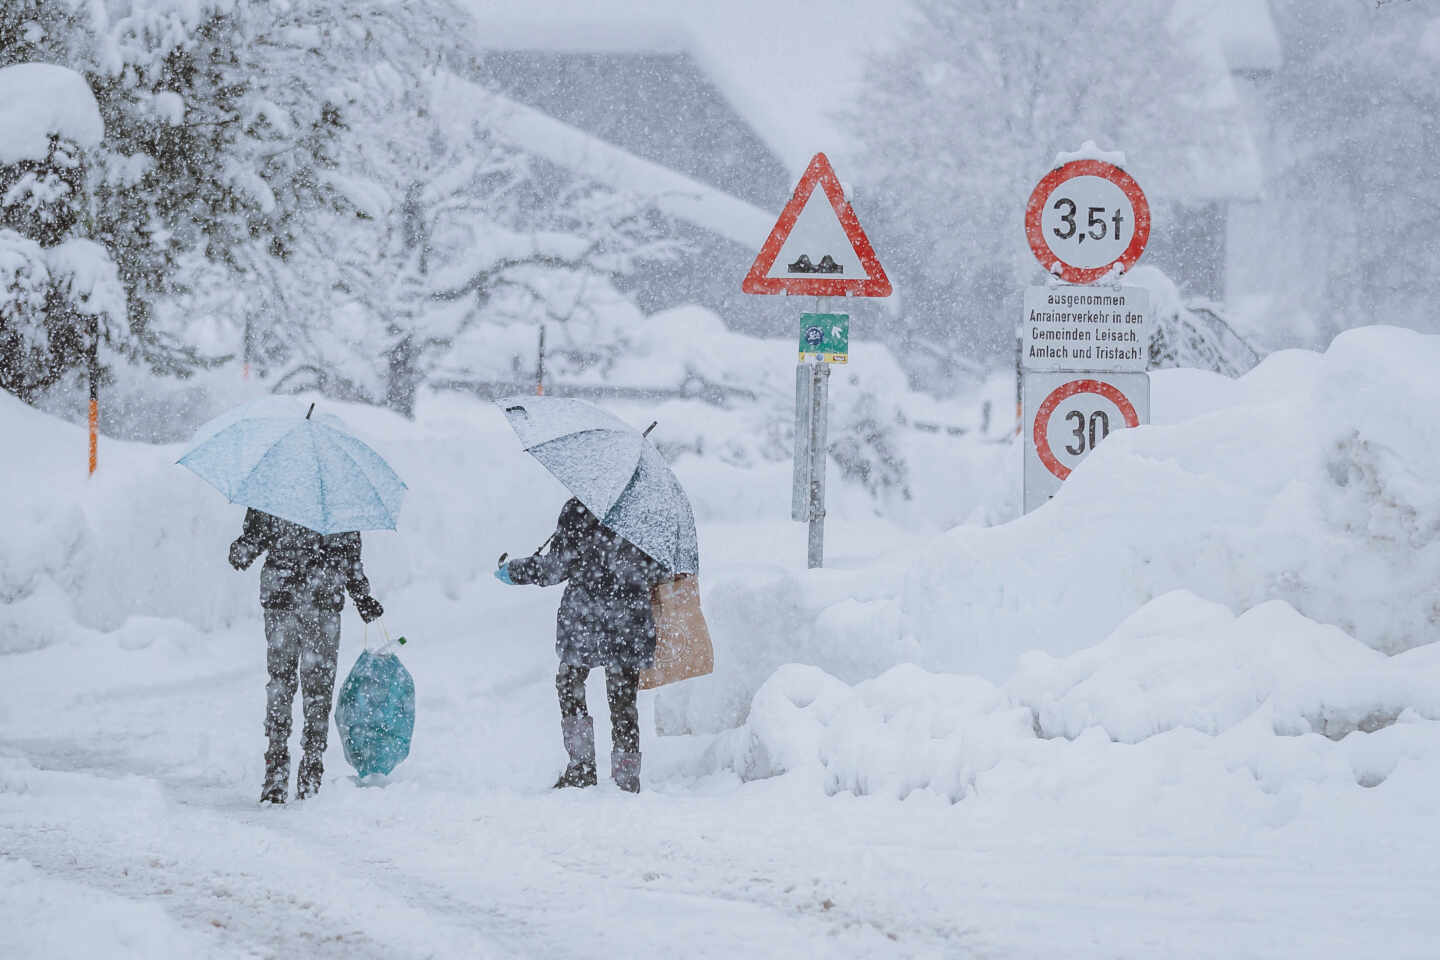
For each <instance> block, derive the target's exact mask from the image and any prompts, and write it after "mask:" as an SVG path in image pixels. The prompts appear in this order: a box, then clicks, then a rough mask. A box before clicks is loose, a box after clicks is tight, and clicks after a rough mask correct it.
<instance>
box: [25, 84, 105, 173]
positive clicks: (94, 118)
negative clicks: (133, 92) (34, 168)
mask: <svg viewBox="0 0 1440 960" xmlns="http://www.w3.org/2000/svg"><path fill="white" fill-rule="evenodd" d="M52 136H60V137H64V138H65V139H67V140H73V141H75V142H76V143H77V144H79V145H80V146H81V147H84V148H87V149H88V148H90V147H94V146H98V145H99V143H100V140H101V138H103V137H104V136H105V124H104V122H103V121H102V120H101V119H100V106H99V104H97V103H96V102H95V94H93V93H92V92H91V91H90V85H89V84H87V83H86V82H85V78H84V77H82V76H80V74H78V73H76V72H75V71H74V70H71V69H69V68H68V67H58V66H55V65H54V64H50V63H18V64H15V65H14V66H10V67H4V68H0V165H8V164H12V163H19V162H20V161H22V160H37V161H38V160H44V159H45V158H46V157H47V156H49V154H50V138H51V137H52Z"/></svg>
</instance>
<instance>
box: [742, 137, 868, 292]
mask: <svg viewBox="0 0 1440 960" xmlns="http://www.w3.org/2000/svg"><path fill="white" fill-rule="evenodd" d="M817 184H818V185H819V186H820V187H821V188H822V189H823V190H824V194H823V196H824V198H825V199H827V200H829V201H830V202H829V204H826V203H824V202H823V201H822V200H821V199H820V197H819V196H816V197H815V199H814V202H813V203H812V202H811V197H812V195H814V194H815V186H816V185H817ZM797 223H800V224H802V229H801V230H800V231H798V232H797V231H796V224H797ZM792 233H794V234H795V236H794V237H793V238H792V236H791V235H792ZM847 243H848V246H849V247H850V249H849V250H846V249H844V247H845V246H846V244H847ZM812 248H813V249H812ZM782 252H783V254H784V256H782V255H781V254H782ZM777 261H779V264H778V266H777ZM740 289H741V290H743V291H745V292H746V293H794V294H799V295H801V296H814V297H841V296H852V297H888V296H890V278H889V277H887V276H885V268H884V267H882V266H880V258H879V257H877V256H875V248H874V247H872V246H870V238H869V237H867V236H865V231H864V230H863V229H861V227H860V221H859V220H858V219H856V217H855V211H854V210H852V209H851V208H850V204H849V202H848V201H846V199H845V193H844V191H843V190H841V189H840V181H839V179H838V178H837V177H836V176H835V171H834V170H832V169H831V168H830V161H829V160H827V159H826V158H825V154H823V153H817V154H815V157H814V159H812V160H811V161H810V166H809V167H807V168H806V169H805V175H804V176H802V177H801V178H800V183H799V184H798V185H796V187H795V194H794V196H792V197H791V198H790V202H789V203H787V204H786V205H785V209H784V210H782V211H781V212H780V219H779V220H777V221H776V222H775V229H773V230H771V231H770V236H769V237H768V238H766V240H765V244H764V246H762V247H761V248H760V254H759V256H757V257H756V258H755V262H754V263H753V264H751V265H750V272H749V273H747V274H746V275H745V281H744V282H743V283H741V284H740Z"/></svg>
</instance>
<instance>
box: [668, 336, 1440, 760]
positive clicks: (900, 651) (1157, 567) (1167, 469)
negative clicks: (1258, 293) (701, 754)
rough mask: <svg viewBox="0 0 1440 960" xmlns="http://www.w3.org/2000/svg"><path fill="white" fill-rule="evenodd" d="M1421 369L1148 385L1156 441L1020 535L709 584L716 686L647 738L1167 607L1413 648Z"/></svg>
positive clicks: (1358, 353) (1426, 498) (1407, 351)
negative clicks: (803, 686) (763, 690)
mask: <svg viewBox="0 0 1440 960" xmlns="http://www.w3.org/2000/svg"><path fill="white" fill-rule="evenodd" d="M1437 364H1440V337H1435V336H1424V335H1421V334H1417V333H1413V332H1410V331H1406V330H1400V329H1395V328H1386V327H1369V328H1362V329H1358V330H1354V331H1350V332H1348V333H1346V334H1343V335H1342V336H1340V337H1338V338H1337V339H1336V340H1335V342H1334V343H1333V344H1332V345H1331V347H1330V348H1329V350H1328V351H1326V352H1325V353H1324V354H1323V355H1320V354H1314V353H1309V352H1306V351H1285V352H1282V353H1278V354H1274V355H1272V356H1271V357H1269V358H1267V359H1266V360H1265V361H1264V362H1263V363H1262V364H1261V365H1260V366H1259V367H1257V368H1256V369H1255V370H1254V371H1252V372H1251V373H1249V374H1247V375H1246V376H1245V377H1242V378H1241V379H1239V380H1228V379H1226V378H1224V377H1220V376H1216V375H1212V374H1205V373H1201V372H1199V371H1193V370H1175V371H1160V372H1158V373H1156V374H1154V375H1153V406H1154V410H1155V421H1156V423H1155V425H1152V426H1149V427H1142V428H1140V429H1137V430H1126V431H1122V432H1119V433H1116V434H1114V435H1113V436H1112V437H1111V438H1110V439H1109V440H1107V441H1106V443H1105V444H1104V445H1103V446H1102V447H1101V448H1100V449H1099V450H1097V451H1096V453H1095V454H1094V455H1093V456H1092V457H1091V458H1090V459H1089V460H1088V461H1086V462H1085V463H1084V464H1083V465H1082V467H1081V468H1080V469H1079V470H1077V471H1076V472H1075V473H1074V475H1073V476H1072V477H1071V479H1070V480H1069V481H1068V482H1067V483H1066V485H1065V487H1064V488H1063V489H1062V490H1061V492H1060V494H1059V495H1058V496H1057V497H1056V498H1055V499H1054V500H1053V501H1052V502H1051V503H1050V504H1048V505H1047V506H1046V507H1044V508H1042V509H1041V510H1038V511H1036V512H1035V513H1033V514H1031V515H1029V516H1027V517H1024V518H1023V519H1020V520H1018V521H1016V522H1013V523H1009V524H1005V525H1002V526H998V527H990V528H980V527H974V526H963V527H960V528H957V529H955V530H953V531H951V532H950V533H948V534H946V535H945V536H943V537H940V538H938V539H937V540H936V541H934V542H933V543H931V544H930V545H928V546H926V547H925V548H923V549H920V550H918V551H915V552H913V553H907V554H904V555H894V556H891V557H890V558H888V559H887V560H886V561H884V562H882V563H880V564H878V565H872V566H869V567H867V568H865V569H863V570H854V571H845V570H827V571H825V572H824V573H821V574H817V575H804V574H801V573H798V572H796V571H793V570H788V569H782V568H780V567H778V566H770V565H766V566H763V567H762V568H761V569H760V570H759V571H757V572H758V573H759V575H758V576H754V577H752V578H750V579H748V580H746V581H743V582H742V581H738V580H727V581H725V582H720V583H715V584H713V589H712V590H711V592H710V594H709V596H708V597H707V599H708V600H709V610H710V616H711V619H712V627H713V628H714V630H715V632H716V633H717V635H719V636H723V637H725V638H726V643H725V645H724V647H723V648H722V650H721V652H720V655H718V656H717V673H716V675H715V676H713V677H711V678H707V679H706V680H703V681H699V682H697V683H696V684H693V685H690V686H689V687H688V688H686V689H681V690H676V691H673V692H666V693H664V694H662V696H661V698H660V704H659V711H658V714H657V716H658V717H659V721H660V722H661V724H662V726H664V727H665V728H666V729H668V730H673V731H676V732H682V731H686V730H695V731H699V730H718V729H722V728H725V727H728V726H733V725H734V724H735V723H737V722H739V721H740V720H742V719H743V718H744V716H745V714H746V711H747V709H748V705H749V703H750V698H751V696H752V695H753V694H754V692H755V691H756V690H757V689H758V688H759V686H760V684H761V683H762V682H763V681H764V680H765V678H766V677H768V676H769V675H770V674H771V673H772V672H773V671H774V670H775V669H776V668H778V667H780V666H781V665H783V664H785V663H790V662H803V663H810V664H814V665H816V666H818V667H820V668H822V669H824V670H826V671H827V672H829V673H831V674H833V675H834V676H836V677H838V678H840V679H841V680H843V681H845V682H849V683H853V682H856V681H859V680H862V679H865V678H868V677H872V676H875V675H876V674H878V673H880V672H882V671H884V670H886V669H888V668H890V667H891V666H893V665H894V664H896V663H903V662H911V663H915V664H917V665H919V666H921V667H924V668H925V669H928V670H937V671H945V672H962V673H978V674H981V675H983V676H985V677H987V678H988V679H990V680H992V681H1002V680H1004V679H1006V678H1007V677H1009V676H1010V674H1011V673H1012V672H1013V671H1014V669H1015V667H1016V665H1017V662H1018V658H1019V657H1020V655H1021V654H1022V653H1024V652H1025V651H1027V650H1032V649H1034V650H1043V651H1046V652H1048V653H1050V654H1052V655H1057V656H1064V655H1067V654H1070V653H1073V652H1075V651H1077V650H1080V649H1083V648H1085V647H1088V646H1092V645H1094V644H1096V643H1099V642H1100V641H1101V640H1103V639H1104V638H1105V637H1106V636H1107V635H1108V634H1109V633H1110V632H1111V631H1112V630H1114V629H1115V628H1116V626H1117V625H1118V624H1119V623H1120V622H1121V621H1122V620H1123V619H1124V618H1125V617H1127V616H1129V615H1130V614H1131V613H1132V612H1133V611H1135V610H1136V609H1138V608H1140V607H1142V606H1143V605H1145V604H1146V603H1148V602H1149V601H1151V600H1153V599H1154V598H1155V597H1158V596H1160V595H1162V594H1165V593H1168V592H1170V591H1172V590H1176V589H1187V590H1190V591H1193V592H1194V593H1196V594H1197V595H1199V596H1202V597H1205V598H1207V599H1209V600H1213V601H1216V602H1219V603H1222V604H1224V605H1226V606H1228V607H1230V608H1233V609H1237V610H1245V609H1249V608H1251V607H1256V606H1259V605H1261V604H1264V603H1266V602H1268V601H1271V600H1283V601H1285V602H1286V603H1288V604H1290V605H1291V606H1292V607H1293V608H1294V609H1295V610H1297V611H1299V612H1300V613H1301V614H1303V615H1304V616H1306V617H1308V618H1310V619H1313V620H1315V621H1318V622H1320V623H1326V624H1332V625H1334V626H1337V627H1339V628H1340V629H1342V630H1344V631H1345V632H1346V633H1348V634H1350V635H1352V636H1353V637H1355V638H1356V639H1357V640H1359V641H1360V642H1362V643H1363V644H1364V645H1366V646H1368V647H1370V648H1373V649H1374V650H1377V651H1382V652H1384V653H1389V654H1394V653H1399V652H1401V651H1404V650H1407V649H1410V648H1412V647H1415V646H1418V645H1421V644H1425V643H1428V642H1430V641H1431V640H1432V639H1434V637H1435V629H1436V628H1435V624H1436V620H1437V611H1440V544H1437V543H1436V533H1437V531H1440V486H1437V484H1436V483H1435V482H1434V477H1436V476H1437V471H1440V422H1437V421H1436V419H1435V418H1434V416H1433V411H1434V410H1435V409H1436V407H1437V404H1440V383H1437V381H1436V379H1435V377H1434V375H1433V373H1432V372H1431V371H1432V370H1433V369H1435V368H1436V365H1437ZM1015 470H1016V471H1017V476H1018V465H1017V466H1016V467H1015ZM757 559H758V558H757Z"/></svg>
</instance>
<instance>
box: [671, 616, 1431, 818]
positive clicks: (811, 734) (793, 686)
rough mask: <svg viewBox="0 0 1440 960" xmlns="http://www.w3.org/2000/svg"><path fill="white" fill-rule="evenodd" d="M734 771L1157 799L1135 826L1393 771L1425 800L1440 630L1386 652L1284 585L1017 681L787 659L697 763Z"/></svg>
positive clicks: (1127, 802)
mask: <svg viewBox="0 0 1440 960" xmlns="http://www.w3.org/2000/svg"><path fill="white" fill-rule="evenodd" d="M720 771H730V772H733V773H734V774H736V775H738V776H739V777H740V778H741V779H742V780H759V779H765V778H771V777H778V776H788V777H792V778H798V781H799V782H800V783H802V784H804V785H807V786H808V787H809V788H810V789H823V790H824V791H825V792H827V793H830V794H836V793H851V794H855V795H857V796H883V797H889V798H893V799H899V800H904V799H907V798H909V797H910V796H911V795H912V794H914V793H916V792H922V793H924V794H926V795H933V796H938V797H939V798H941V799H943V800H946V801H949V802H959V801H962V800H964V801H967V803H969V804H971V805H973V806H974V807H976V808H977V809H975V810H974V811H972V814H973V815H979V816H988V815H996V814H998V813H999V812H1000V811H998V810H995V809H991V810H987V809H986V808H988V807H993V806H995V805H997V804H1000V805H1005V806H1010V805H1015V804H1018V805H1019V806H1020V807H1022V808H1026V809H1028V810H1029V811H1030V812H1031V813H1035V814H1037V817H1036V820H1037V822H1043V821H1044V820H1045V819H1046V818H1045V816H1044V815H1043V811H1041V810H1039V809H1038V808H1042V807H1046V806H1049V807H1052V808H1053V807H1057V806H1059V807H1064V808H1066V810H1067V817H1068V819H1071V820H1075V819H1082V820H1083V818H1084V816H1085V812H1086V811H1101V810H1109V811H1120V810H1126V811H1144V813H1143V815H1142V816H1141V819H1140V820H1139V821H1138V822H1136V823H1134V824H1127V825H1126V829H1130V828H1132V827H1133V828H1136V829H1144V827H1145V825H1146V824H1156V823H1158V822H1160V821H1173V820H1174V819H1175V818H1176V817H1177V816H1184V817H1197V818H1198V819H1199V821H1200V822H1202V823H1205V824H1209V825H1211V826H1213V827H1214V828H1216V829H1223V828H1224V826H1225V824H1226V823H1229V824H1230V825H1231V826H1232V827H1233V826H1234V825H1244V826H1247V827H1248V826H1249V825H1251V824H1253V823H1255V822H1257V818H1256V817H1255V816H1253V814H1254V813H1256V812H1262V813H1264V814H1265V815H1264V816H1262V817H1260V818H1259V821H1262V822H1267V823H1269V824H1270V825H1272V826H1273V825H1276V824H1277V823H1279V822H1285V821H1288V820H1289V819H1290V818H1292V817H1293V816H1295V815H1296V814H1297V813H1298V811H1299V809H1300V806H1301V801H1302V800H1310V801H1313V802H1314V803H1315V804H1317V805H1320V806H1324V807H1326V808H1328V809H1331V810H1333V809H1335V803H1336V801H1337V800H1338V799H1341V798H1344V797H1347V796H1351V795H1352V794H1353V792H1354V791H1356V790H1357V789H1358V788H1360V787H1366V788H1370V787H1377V786H1379V785H1381V784H1386V783H1388V782H1391V781H1395V780H1400V781H1403V782H1404V784H1405V785H1404V786H1401V787H1397V788H1395V790H1394V791H1391V792H1390V793H1388V794H1387V798H1386V799H1385V800H1377V801H1376V803H1377V804H1385V803H1396V802H1398V803H1411V802H1412V801H1413V800H1414V799H1415V798H1416V797H1417V796H1422V795H1423V796H1431V797H1433V796H1435V788H1436V787H1440V648H1437V647H1434V646H1431V647H1427V648H1423V649H1420V650H1414V651H1411V652H1408V653H1405V654H1401V655H1399V656H1396V657H1386V656H1385V655H1383V654H1380V653H1378V652H1376V651H1374V650H1371V649H1370V648H1368V647H1366V646H1365V645H1363V644H1361V643H1359V642H1357V641H1355V640H1354V639H1352V638H1350V637H1347V636H1346V635H1345V634H1344V633H1343V632H1341V631H1340V630H1338V629H1336V628H1335V627H1331V626H1326V625H1323V624H1318V623H1315V622H1314V621H1312V620H1309V619H1307V618H1305V617H1303V616H1301V615H1300V614H1298V613H1297V612H1296V611H1295V610H1294V609H1293V608H1291V607H1290V606H1289V605H1288V604H1285V603H1283V602H1280V601H1273V602H1270V603H1266V604H1262V605H1261V606H1259V607H1256V608H1254V609H1252V610H1249V611H1247V612H1246V613H1244V614H1242V615H1240V616H1238V617H1237V616H1235V615H1234V614H1233V613H1231V612H1230V611H1229V610H1228V609H1226V608H1225V607H1223V606H1221V605H1219V604H1215V603H1211V602H1209V601H1205V600H1202V599H1200V598H1198V597H1196V596H1195V595H1193V594H1191V593H1188V592H1185V591H1177V592H1175V593H1170V594H1167V595H1165V596H1162V597H1159V598H1157V599H1156V600H1154V601H1152V602H1150V603H1149V604H1147V605H1146V606H1145V607H1143V608H1142V609H1141V610H1140V611H1139V612H1137V613H1136V614H1135V615H1134V616H1132V617H1130V618H1129V619H1127V620H1126V621H1125V622H1124V623H1123V624H1122V625H1121V626H1120V627H1119V628H1118V629H1117V630H1116V631H1115V632H1114V633H1112V634H1111V635H1110V636H1109V637H1108V638H1107V639H1106V640H1105V641H1103V642H1102V643H1099V644H1097V645H1095V646H1094V647H1090V648H1088V649H1085V650H1082V651H1080V652H1078V653H1075V654H1072V655H1070V656H1068V657H1060V658H1056V657H1051V656H1049V655H1047V654H1043V653H1032V654H1028V655H1027V656H1025V657H1024V658H1022V660H1021V663H1020V667H1019V670H1018V671H1017V672H1016V674H1015V675H1014V677H1012V678H1011V679H1010V681H1009V682H1008V683H1006V684H1005V685H1004V686H996V685H994V684H992V683H990V682H988V681H986V680H983V679H980V678H977V677H969V676H958V675H948V674H934V673H927V672H925V671H924V670H921V669H920V668H918V667H915V666H913V665H904V666H899V667H895V668H893V669H891V670H889V671H887V672H885V673H884V674H882V675H881V676H879V677H877V678H875V679H872V680H867V681H865V682H862V683H859V684H857V685H855V686H853V687H852V686H848V685H846V684H845V683H842V682H841V681H839V680H837V679H835V678H834V677H832V676H830V675H829V674H827V673H825V672H823V671H821V670H819V669H818V668H815V667H805V666H798V665H791V666H786V667H784V668H782V669H781V670H779V671H778V672H776V673H775V674H774V675H773V676H772V677H771V678H770V679H769V680H767V681H766V682H765V684H764V685H763V686H762V687H761V688H760V690H759V692H758V693H757V694H756V695H755V698H754V700H753V702H752V704H751V705H750V711H749V719H748V720H747V721H746V723H745V724H744V725H743V726H741V727H739V728H737V729H735V730H732V731H727V732H725V733H722V734H721V735H719V736H718V737H717V738H716V739H715V740H714V742H713V743H712V745H711V746H710V748H709V750H708V751H707V752H706V753H705V754H704V755H703V757H701V758H699V759H698V760H697V761H696V763H695V765H694V767H693V769H692V770H691V772H692V773H694V774H712V773H715V772H720ZM1277 798H1283V799H1278V800H1277ZM1433 805H1434V804H1433V803H1432V806H1433ZM1237 808H1246V809H1248V810H1249V812H1250V814H1252V815H1243V816H1238V817H1235V816H1231V814H1232V813H1234V812H1236V810H1237ZM1206 810H1208V811H1209V812H1204V811H1206ZM1006 815H1018V814H1014V813H1013V812H1012V813H1010V814H1006ZM1277 818H1278V819H1277ZM1172 826H1173V823H1172Z"/></svg>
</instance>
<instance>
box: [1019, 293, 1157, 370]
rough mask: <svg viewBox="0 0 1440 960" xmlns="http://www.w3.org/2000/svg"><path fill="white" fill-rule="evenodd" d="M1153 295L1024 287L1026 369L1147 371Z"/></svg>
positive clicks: (1022, 348) (1022, 358) (1023, 352)
mask: <svg viewBox="0 0 1440 960" xmlns="http://www.w3.org/2000/svg"><path fill="white" fill-rule="evenodd" d="M1149 312H1150V296H1149V294H1148V293H1147V292H1146V291H1145V290H1144V289H1143V288H1141V287H1107V286H1098V285H1097V286H1093V287H1081V286H1071V285H1059V284H1057V285H1053V286H1051V285H1046V286H1034V287H1030V288H1028V289H1027V290H1026V291H1025V320H1024V322H1023V323H1022V324H1021V326H1020V365H1021V366H1022V367H1023V368H1025V369H1026V370H1115V371H1144V370H1145V368H1146V366H1147V365H1148V364H1149V360H1150V324H1149V319H1148V318H1149Z"/></svg>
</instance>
